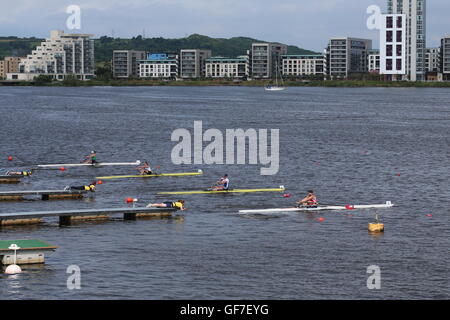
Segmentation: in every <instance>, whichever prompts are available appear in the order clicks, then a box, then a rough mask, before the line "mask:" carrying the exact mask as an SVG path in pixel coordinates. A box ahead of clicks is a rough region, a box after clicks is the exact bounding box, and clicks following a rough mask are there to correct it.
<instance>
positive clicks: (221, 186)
mask: <svg viewBox="0 0 450 320" xmlns="http://www.w3.org/2000/svg"><path fill="white" fill-rule="evenodd" d="M229 187H230V179H228V174H225V175H224V176H223V177H222V178H220V180H219V181H217V182H216V185H215V186H213V187H212V189H213V190H214V191H219V190H223V191H226V190H228V188H229Z"/></svg>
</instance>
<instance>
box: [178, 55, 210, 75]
mask: <svg viewBox="0 0 450 320" xmlns="http://www.w3.org/2000/svg"><path fill="white" fill-rule="evenodd" d="M210 57H211V50H201V49H182V50H181V51H180V76H181V78H183V79H196V78H203V77H205V73H206V59H208V58H210Z"/></svg>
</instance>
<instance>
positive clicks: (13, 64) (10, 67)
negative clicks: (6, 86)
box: [0, 57, 25, 79]
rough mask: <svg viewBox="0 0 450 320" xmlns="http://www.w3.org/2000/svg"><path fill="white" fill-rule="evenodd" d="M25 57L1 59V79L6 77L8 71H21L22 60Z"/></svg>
mask: <svg viewBox="0 0 450 320" xmlns="http://www.w3.org/2000/svg"><path fill="white" fill-rule="evenodd" d="M21 59H25V58H23V57H5V59H3V60H0V79H6V75H7V74H8V73H12V72H13V73H17V72H19V64H20V60H21Z"/></svg>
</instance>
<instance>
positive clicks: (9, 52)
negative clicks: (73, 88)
mask: <svg viewBox="0 0 450 320" xmlns="http://www.w3.org/2000/svg"><path fill="white" fill-rule="evenodd" d="M41 41H42V39H36V38H17V37H0V59H3V58H4V57H5V56H26V55H27V54H28V53H30V52H31V50H32V49H34V48H35V47H36V46H37V45H38V44H39V43H40V42H41ZM253 42H264V41H262V40H256V39H252V38H246V37H235V38H230V39H222V38H210V37H207V36H202V35H198V34H193V35H191V36H189V37H187V38H181V39H164V38H149V39H142V37H141V36H138V37H133V38H132V39H119V38H110V37H106V36H103V37H100V38H99V39H95V60H96V62H103V61H109V60H111V57H112V51H113V50H128V49H133V50H143V51H147V52H153V53H159V52H161V53H162V52H179V51H180V49H195V48H199V49H209V50H211V51H212V54H213V55H214V56H217V55H221V56H229V57H235V56H238V55H243V54H245V53H246V51H247V50H249V49H250V48H251V44H252V43H253ZM288 53H289V54H313V53H315V52H313V51H309V50H305V49H301V48H298V47H296V46H289V47H288Z"/></svg>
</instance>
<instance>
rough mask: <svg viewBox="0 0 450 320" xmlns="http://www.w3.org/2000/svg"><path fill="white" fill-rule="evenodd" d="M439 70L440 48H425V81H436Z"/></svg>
mask: <svg viewBox="0 0 450 320" xmlns="http://www.w3.org/2000/svg"><path fill="white" fill-rule="evenodd" d="M440 69H441V48H440V47H438V48H427V54H426V57H425V71H426V80H429V81H437V80H438V79H439V70H440Z"/></svg>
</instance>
